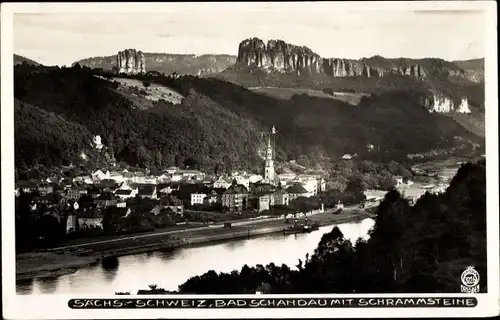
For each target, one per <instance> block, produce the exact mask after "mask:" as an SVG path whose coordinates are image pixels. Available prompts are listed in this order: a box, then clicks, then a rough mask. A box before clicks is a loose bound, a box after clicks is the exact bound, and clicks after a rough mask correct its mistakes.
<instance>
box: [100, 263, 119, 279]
mask: <svg viewBox="0 0 500 320" xmlns="http://www.w3.org/2000/svg"><path fill="white" fill-rule="evenodd" d="M119 265H120V262H119V260H118V258H117V257H110V258H104V259H103V260H102V261H101V267H102V270H103V274H104V278H105V279H106V281H107V282H112V281H113V280H114V279H115V277H116V275H117V274H118V266H119Z"/></svg>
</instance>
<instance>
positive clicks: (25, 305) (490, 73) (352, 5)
mask: <svg viewBox="0 0 500 320" xmlns="http://www.w3.org/2000/svg"><path fill="white" fill-rule="evenodd" d="M194 6H196V7H197V8H198V9H199V8H200V7H203V6H205V7H206V9H207V10H210V11H213V10H216V11H218V12H220V11H230V10H234V9H238V10H241V9H252V8H253V7H254V3H176V4H172V3H149V4H145V3H126V4H125V3H78V4H76V3H75V4H73V3H15V4H13V3H7V4H6V3H2V5H1V34H2V38H1V52H2V56H1V63H2V64H1V72H2V73H1V75H2V76H1V84H2V87H1V89H2V90H1V92H2V96H1V99H2V100H1V101H2V104H1V105H2V111H1V112H2V113H1V121H2V128H1V129H2V143H1V147H2V149H1V150H2V152H1V159H2V175H1V176H2V182H1V183H2V252H3V256H2V258H3V259H2V268H3V272H2V280H3V281H2V285H3V290H2V291H3V309H4V314H3V316H4V317H5V318H9V319H19V318H22V319H27V318H30V319H70V318H71V319H86V318H93V319H106V318H116V319H123V318H135V317H141V318H142V317H152V318H238V317H239V318H242V317H245V318H263V317H265V318H281V317H287V318H312V317H314V318H322V317H328V318H332V317H348V318H350V317H374V318H388V317H401V316H402V315H403V316H407V317H457V316H459V317H478V316H493V315H497V314H498V312H499V309H500V301H499V284H500V281H499V272H498V270H499V263H498V260H499V230H498V226H499V208H498V191H499V190H498V182H499V181H498V140H497V138H498V126H497V125H498V123H497V119H498V99H497V97H498V91H497V90H498V75H497V38H496V22H497V15H496V2H494V1H429V2H425V1H411V2H402V1H401V2H337V3H331V2H317V3H311V2H302V3H297V2H295V3H293V4H292V3H266V6H268V7H280V6H287V7H288V9H289V7H290V6H293V7H294V8H296V9H297V10H301V8H304V7H305V6H307V7H308V9H311V6H314V8H315V9H317V10H335V11H339V10H346V11H356V10H359V11H368V10H401V9H405V10H418V9H422V10H425V9H427V10H429V9H432V10H446V9H447V10H484V11H485V13H486V15H487V17H485V24H486V25H487V27H486V29H485V39H486V40H485V41H486V42H485V43H486V46H485V79H486V96H485V104H486V106H487V107H486V146H487V151H486V156H487V164H486V166H487V176H488V178H487V190H488V195H487V212H488V214H487V239H488V255H487V257H488V291H489V292H488V294H478V295H474V296H475V297H476V298H477V299H478V307H476V308H462V309H459V308H457V309H454V308H441V309H439V308H418V309H417V308H404V309H398V308H376V309H367V308H366V309H365V308H358V309H347V308H346V309H315V310H314V309H300V308H299V309H242V310H238V309H147V310H138V309H112V310H88V309H86V310H84V311H83V310H72V309H69V308H67V302H68V300H69V299H70V298H83V297H89V298H90V297H91V296H89V295H81V296H79V297H75V296H73V297H71V296H62V295H39V296H19V295H16V294H15V292H16V289H15V276H13V275H14V274H15V254H14V232H13V230H14V214H13V207H14V197H13V190H14V174H13V168H14V157H13V154H14V144H13V142H14V139H13V132H14V131H13V85H12V79H13V67H12V66H13V50H12V49H13V48H12V47H13V39H12V37H13V14H14V13H21V12H22V13H43V12H45V13H49V12H50V13H57V12H60V13H69V12H78V13H84V12H89V13H90V12H93V13H99V12H109V13H139V12H141V13H152V12H155V13H157V12H174V11H178V10H190V8H193V7H194ZM153 8H154V9H153ZM457 23H460V21H457ZM325 296H328V297H342V296H341V295H314V297H325ZM361 296H363V297H369V296H376V297H384V296H385V297H389V296H391V297H395V296H397V297H404V296H412V297H418V296H428V297H430V296H436V297H442V296H447V297H448V296H449V297H453V296H464V295H463V294H462V295H453V294H450V295H441V294H440V295H436V294H425V295H396V294H394V295H392V294H391V295H388V294H383V295H368V294H367V295H349V297H361ZM132 297H133V296H130V298H132ZM188 297H193V298H202V297H206V298H209V297H214V298H215V297H217V298H223V297H224V296H213V295H212V296H208V295H207V296H181V295H176V296H175V297H172V298H188ZM226 297H227V298H234V296H232V297H230V296H226ZM241 297H244V296H241ZM252 297H253V296H252ZM264 297H266V295H263V296H260V297H259V298H264ZM269 297H278V296H276V295H273V296H269ZM279 297H283V298H284V297H297V295H279ZM300 297H313V295H307V296H300ZM344 297H345V295H344ZM99 298H106V297H104V296H99ZM108 298H125V297H119V296H112V297H108ZM140 298H145V297H144V296H140ZM154 298H160V297H158V296H155V297H154ZM52 310H64V311H61V312H60V313H58V314H53V313H52V312H51V311H52Z"/></svg>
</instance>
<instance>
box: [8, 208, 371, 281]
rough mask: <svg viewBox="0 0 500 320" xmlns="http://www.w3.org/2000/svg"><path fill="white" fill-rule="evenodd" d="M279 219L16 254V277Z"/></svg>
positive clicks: (224, 235)
mask: <svg viewBox="0 0 500 320" xmlns="http://www.w3.org/2000/svg"><path fill="white" fill-rule="evenodd" d="M370 217H372V216H371V215H370V214H369V213H367V212H365V211H362V210H359V209H352V210H346V211H345V212H343V213H341V214H336V215H334V214H332V213H331V211H327V212H323V213H318V214H314V215H311V216H309V217H308V219H309V220H310V221H311V222H312V223H318V224H319V225H320V226H328V225H336V224H342V223H350V222H356V221H361V220H364V219H366V218H370ZM283 223H284V222H283V220H282V219H270V220H266V221H247V222H242V223H240V224H239V225H236V226H233V227H231V228H223V227H220V226H207V227H203V228H196V229H186V230H176V231H171V232H161V233H158V234H148V235H137V236H133V235H132V236H130V237H126V238H119V239H111V240H106V241H99V242H93V243H92V242H91V243H87V244H79V245H77V246H66V247H62V248H56V249H53V250H51V251H46V252H35V253H24V254H20V255H17V256H16V280H17V281H26V280H30V279H34V278H47V277H57V276H61V275H65V274H71V273H74V272H76V271H77V270H78V269H79V268H82V267H85V266H88V265H91V264H94V263H98V262H99V261H100V260H101V259H103V258H112V257H120V256H126V255H132V254H139V253H146V252H152V251H158V250H166V249H175V248H181V247H189V246H200V245H207V244H209V243H213V242H225V241H230V240H237V239H242V238H252V237H258V236H263V235H268V234H273V233H281V232H283Z"/></svg>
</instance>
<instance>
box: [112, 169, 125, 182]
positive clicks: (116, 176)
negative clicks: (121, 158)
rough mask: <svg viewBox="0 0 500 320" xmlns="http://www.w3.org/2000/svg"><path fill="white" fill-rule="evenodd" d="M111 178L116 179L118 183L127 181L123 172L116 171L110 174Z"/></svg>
mask: <svg viewBox="0 0 500 320" xmlns="http://www.w3.org/2000/svg"><path fill="white" fill-rule="evenodd" d="M109 179H111V180H113V181H115V182H116V183H122V182H123V181H125V177H124V176H123V174H122V173H120V172H116V171H114V172H111V173H110V174H109Z"/></svg>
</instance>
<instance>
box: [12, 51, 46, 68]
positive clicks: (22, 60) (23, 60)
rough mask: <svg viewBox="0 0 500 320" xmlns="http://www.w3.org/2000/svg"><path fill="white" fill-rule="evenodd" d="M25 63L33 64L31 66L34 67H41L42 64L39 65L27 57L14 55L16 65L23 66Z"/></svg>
mask: <svg viewBox="0 0 500 320" xmlns="http://www.w3.org/2000/svg"><path fill="white" fill-rule="evenodd" d="M23 63H27V64H31V65H34V66H39V65H40V63H38V62H36V61H34V60H31V59H28V58H26V57H23V56H20V55H18V54H14V65H17V64H23Z"/></svg>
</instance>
